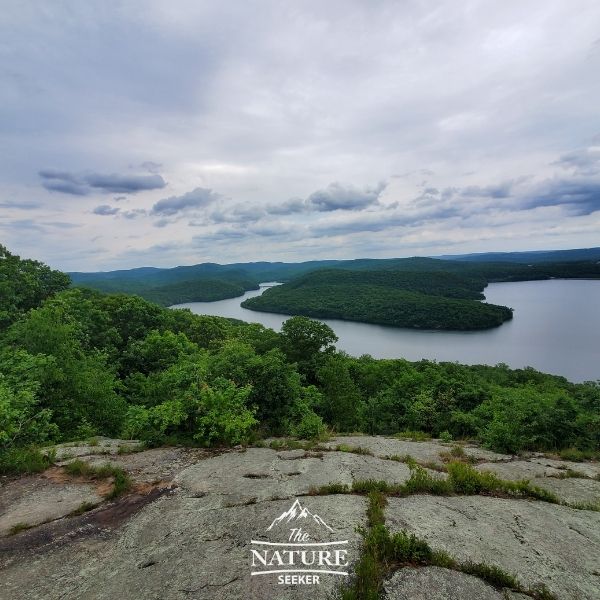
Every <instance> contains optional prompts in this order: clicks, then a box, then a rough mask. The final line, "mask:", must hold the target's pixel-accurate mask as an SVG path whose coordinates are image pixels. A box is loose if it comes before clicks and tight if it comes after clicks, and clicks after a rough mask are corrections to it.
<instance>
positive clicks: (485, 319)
mask: <svg viewBox="0 0 600 600" xmlns="http://www.w3.org/2000/svg"><path fill="white" fill-rule="evenodd" d="M485 284H486V283H485V280H483V279H472V278H465V277H462V276H459V275H455V274H451V273H443V272H423V273H417V272H401V271H390V270H373V271H347V270H328V271H317V272H314V273H310V274H308V275H304V276H303V277H300V278H299V279H295V280H293V281H291V282H290V283H287V284H284V285H280V286H276V287H272V288H270V289H268V290H266V291H265V292H264V293H263V294H261V295H260V296H256V297H254V298H250V299H248V300H245V301H244V302H243V303H242V306H244V307H245V308H250V309H252V310H259V311H266V312H277V313H283V314H291V315H305V316H307V317H315V318H318V319H345V320H348V321H361V322H365V323H376V324H379V325H392V326H395V327H411V328H425V329H457V330H469V329H486V328H489V327H497V326H498V325H501V324H502V323H503V322H504V321H506V320H507V319H511V318H512V311H511V309H509V308H507V307H505V306H496V305H493V304H486V303H482V302H479V300H481V299H482V298H483V294H482V293H481V292H482V290H483V288H484V287H485Z"/></svg>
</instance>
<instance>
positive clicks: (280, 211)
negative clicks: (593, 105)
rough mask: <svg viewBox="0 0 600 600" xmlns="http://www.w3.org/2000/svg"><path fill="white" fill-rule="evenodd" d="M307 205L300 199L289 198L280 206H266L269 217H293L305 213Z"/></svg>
mask: <svg viewBox="0 0 600 600" xmlns="http://www.w3.org/2000/svg"><path fill="white" fill-rule="evenodd" d="M307 208H308V207H307V204H306V201H305V200H302V198H290V199H289V200H286V201H285V202H282V203H281V204H271V205H269V206H267V212H268V213H269V214H270V215H294V214H298V213H302V212H305V211H306V210H307Z"/></svg>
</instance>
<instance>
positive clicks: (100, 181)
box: [39, 169, 167, 196]
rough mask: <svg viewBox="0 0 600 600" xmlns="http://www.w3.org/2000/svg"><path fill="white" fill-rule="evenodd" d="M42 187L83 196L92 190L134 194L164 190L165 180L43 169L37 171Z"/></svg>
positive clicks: (155, 177)
mask: <svg viewBox="0 0 600 600" xmlns="http://www.w3.org/2000/svg"><path fill="white" fill-rule="evenodd" d="M39 176H40V177H41V178H42V185H43V186H44V187H45V188H46V189H47V190H48V191H51V192H62V193H63V194H73V195H76V196H85V195H86V194H89V193H90V192H91V191H93V190H98V191H101V192H105V193H128V194H135V193H136V192H140V191H147V190H156V189H161V188H164V187H165V185H167V184H166V182H165V180H164V179H163V178H162V177H161V176H160V175H156V174H154V175H116V174H109V175H103V174H101V173H89V174H86V175H76V174H74V173H69V172H67V171H55V170H52V169H43V170H41V171H39Z"/></svg>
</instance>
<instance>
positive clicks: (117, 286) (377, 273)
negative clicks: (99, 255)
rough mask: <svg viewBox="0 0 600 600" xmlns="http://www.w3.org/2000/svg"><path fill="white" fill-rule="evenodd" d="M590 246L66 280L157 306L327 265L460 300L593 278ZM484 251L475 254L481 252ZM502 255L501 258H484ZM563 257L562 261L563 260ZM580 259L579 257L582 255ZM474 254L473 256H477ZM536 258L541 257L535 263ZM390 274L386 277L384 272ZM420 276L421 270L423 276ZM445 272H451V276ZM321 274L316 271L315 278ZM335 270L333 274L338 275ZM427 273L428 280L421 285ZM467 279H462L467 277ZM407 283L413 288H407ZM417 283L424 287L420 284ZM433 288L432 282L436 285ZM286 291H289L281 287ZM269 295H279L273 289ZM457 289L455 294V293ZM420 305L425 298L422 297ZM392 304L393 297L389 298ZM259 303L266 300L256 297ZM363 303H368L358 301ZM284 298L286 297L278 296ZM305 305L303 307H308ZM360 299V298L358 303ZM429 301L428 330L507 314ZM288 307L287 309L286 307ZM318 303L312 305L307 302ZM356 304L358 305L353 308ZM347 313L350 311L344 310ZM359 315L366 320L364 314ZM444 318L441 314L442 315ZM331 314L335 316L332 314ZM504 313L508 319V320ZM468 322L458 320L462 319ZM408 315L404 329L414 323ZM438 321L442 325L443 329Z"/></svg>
mask: <svg viewBox="0 0 600 600" xmlns="http://www.w3.org/2000/svg"><path fill="white" fill-rule="evenodd" d="M596 250H598V249H590V250H571V251H563V252H547V253H535V252H533V253H529V252H526V253H519V254H515V255H514V256H513V255H508V256H507V260H506V261H505V262H490V261H482V260H477V255H467V256H465V257H463V258H461V259H460V260H440V259H434V258H423V257H413V258H389V259H365V258H361V259H355V260H321V261H308V262H303V263H269V262H256V263H235V264H230V265H219V264H215V263H202V264H198V265H191V266H181V267H174V268H171V269H161V268H156V267H141V268H137V269H129V270H123V271H107V272H98V273H69V276H70V277H71V280H72V283H73V285H75V286H79V287H86V288H91V289H95V290H99V291H101V292H109V293H125V294H136V295H138V296H141V297H142V298H145V299H146V300H150V301H151V302H156V303H157V304H161V305H162V306H171V305H173V304H181V303H184V302H210V301H213V300H223V299H225V298H233V297H236V296H241V295H243V293H244V292H245V291H247V290H255V289H258V284H259V283H261V282H266V281H279V282H290V281H293V280H294V279H297V278H300V279H302V278H303V276H305V275H307V274H315V273H316V272H318V271H322V270H331V269H335V270H337V271H338V272H339V271H340V270H342V269H343V270H345V271H352V272H355V273H362V275H361V276H360V277H359V276H353V277H352V278H351V279H348V280H347V283H348V284H353V285H354V284H357V283H360V284H364V285H378V284H381V283H382V282H383V283H384V284H385V283H386V280H387V279H389V278H390V277H394V278H396V279H398V281H400V279H401V276H400V275H399V274H398V273H405V275H404V279H403V281H402V282H400V283H399V285H397V286H392V287H395V289H402V290H405V291H411V292H416V293H421V294H422V293H425V294H431V293H433V294H434V295H436V296H440V295H441V296H447V297H451V298H460V299H483V295H482V294H481V293H479V294H476V295H464V294H461V291H460V290H459V291H457V288H463V289H465V288H464V286H465V285H466V286H467V287H468V288H469V289H471V288H473V287H474V288H477V289H479V291H480V292H481V290H483V288H484V287H485V285H486V283H489V282H495V281H523V280H532V279H550V278H552V277H561V278H573V277H600V264H598V261H597V260H596V259H595V258H594V257H595V256H597V255H598V254H599V253H598V252H595V251H596ZM486 256H488V255H483V257H486ZM489 256H502V255H489ZM569 257H570V262H569ZM584 257H586V258H585V260H584ZM479 258H481V257H479ZM540 258H544V259H545V262H541V261H540ZM551 258H552V259H554V258H561V259H563V260H565V261H567V262H548V259H551ZM517 259H519V260H526V259H531V264H528V263H518V262H517ZM390 272H394V273H395V274H394V275H390ZM415 272H416V273H420V274H421V275H419V276H418V277H414V278H412V279H410V278H409V276H408V273H415ZM433 273H440V274H441V273H447V274H448V278H447V279H444V278H443V276H441V275H440V276H439V277H438V278H437V279H432V274H433ZM423 274H429V275H427V276H425V277H424V276H423ZM452 275H454V276H455V277H454V278H453V277H452ZM321 277H322V276H321ZM339 277H340V275H339V273H338V279H339ZM427 278H429V280H430V284H429V285H427ZM460 278H462V281H461V280H460ZM467 280H468V281H467ZM411 284H414V286H412V287H411ZM423 286H425V288H423ZM436 286H440V287H439V288H438V287H436ZM288 289H289V288H288ZM277 294H282V292H281V291H279V292H277ZM457 294H458V295H457ZM398 300H401V301H404V302H409V303H410V298H406V297H398ZM421 300H422V301H423V302H426V299H422V298H421ZM389 301H390V302H392V303H393V302H394V301H395V300H394V298H392V297H390V298H389ZM263 302H266V301H263ZM365 302H368V300H365ZM286 303H287V301H286ZM254 304H255V305H254V306H249V308H255V309H256V310H269V311H271V310H272V309H271V308H267V305H266V303H265V304H262V305H261V307H259V303H258V302H257V303H254ZM296 304H297V302H295V301H294V302H293V303H292V304H291V305H290V311H282V310H281V307H279V310H276V311H275V312H287V314H308V315H312V316H315V317H321V318H325V317H327V316H333V314H331V313H330V310H329V309H330V307H320V308H321V309H322V311H318V310H316V311H315V310H311V311H310V312H306V311H305V312H301V311H299V310H298V308H297V306H296ZM312 304H313V303H312V302H311V306H312ZM363 304H364V302H363ZM429 304H430V305H431V307H430V308H428V309H427V313H428V314H430V315H432V314H434V313H435V314H436V317H435V318H434V320H433V322H432V324H431V325H430V326H431V327H434V328H437V327H438V323H441V324H442V328H450V329H456V328H458V329H464V328H467V329H472V328H475V329H479V328H483V327H493V326H495V325H498V324H500V323H502V321H503V320H505V319H506V318H507V313H506V311H498V310H497V309H492V310H489V309H487V308H483V309H482V308H477V307H473V305H471V313H473V314H472V315H471V319H470V320H471V321H472V324H471V325H470V326H469V327H456V326H455V325H454V324H450V321H452V322H453V323H454V322H456V319H455V318H454V317H452V316H451V315H456V318H457V319H458V320H460V317H461V315H465V314H466V311H465V306H464V305H463V306H461V305H458V304H456V303H454V304H452V303H450V304H447V303H444V302H439V301H437V302H431V301H430V302H429ZM292 308H293V310H292ZM315 308H319V307H315ZM356 308H358V307H356ZM364 308H365V307H364V306H363V307H362V308H360V309H358V310H356V311H355V312H356V314H357V315H360V318H359V319H355V320H367V321H369V317H371V319H372V318H373V313H374V312H379V313H385V312H388V311H386V310H382V309H381V308H380V307H377V308H369V309H368V310H367V311H365V310H364ZM347 312H348V316H347V317H344V318H352V317H350V312H352V311H347ZM365 315H366V318H365ZM445 315H446V316H445ZM338 316H339V315H338ZM381 316H382V317H383V316H385V320H383V321H378V320H370V321H369V322H373V323H379V322H381V323H383V322H385V323H386V324H390V325H393V324H395V323H394V321H395V320H397V319H398V315H397V314H396V311H395V310H392V311H391V312H390V314H387V315H383V314H382V315H381ZM508 318H510V317H508ZM467 320H468V319H466V318H465V319H464V322H465V323H466V322H467ZM412 321H413V320H411V319H409V320H408V322H407V324H406V326H409V327H412V326H415V325H414V324H413V322H412ZM416 323H417V325H416V326H420V327H424V326H425V325H423V318H422V317H419V318H418V319H416ZM444 323H445V326H444Z"/></svg>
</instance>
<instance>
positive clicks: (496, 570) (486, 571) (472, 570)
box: [460, 561, 520, 590]
mask: <svg viewBox="0 0 600 600" xmlns="http://www.w3.org/2000/svg"><path fill="white" fill-rule="evenodd" d="M460 570H461V571H462V572H463V573H468V574H469V575H475V577H479V579H483V580H484V581H485V582H487V583H489V584H490V585H493V586H494V587H495V588H498V589H503V588H509V589H511V590H516V589H519V588H520V585H519V582H518V580H517V578H516V577H515V576H514V575H511V574H510V573H507V572H506V571H504V570H503V569H501V568H500V567H496V566H494V565H488V564H486V563H474V562H470V561H467V562H464V563H462V564H461V566H460Z"/></svg>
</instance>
